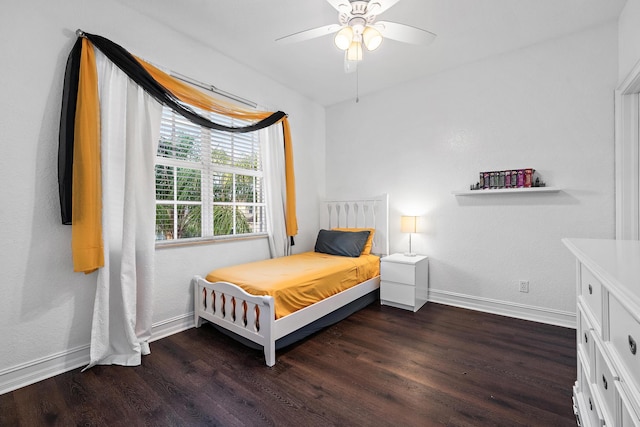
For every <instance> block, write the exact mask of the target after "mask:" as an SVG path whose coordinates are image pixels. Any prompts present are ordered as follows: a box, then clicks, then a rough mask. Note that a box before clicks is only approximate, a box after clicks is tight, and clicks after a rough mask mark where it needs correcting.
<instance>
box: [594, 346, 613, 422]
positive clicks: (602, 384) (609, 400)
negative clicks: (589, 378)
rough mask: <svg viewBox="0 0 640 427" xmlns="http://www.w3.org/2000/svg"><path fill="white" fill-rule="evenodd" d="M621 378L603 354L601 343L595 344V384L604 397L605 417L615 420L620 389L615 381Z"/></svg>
mask: <svg viewBox="0 0 640 427" xmlns="http://www.w3.org/2000/svg"><path fill="white" fill-rule="evenodd" d="M618 379H619V377H618V374H617V373H616V372H615V370H614V369H613V367H612V366H611V362H610V361H609V360H608V359H607V358H606V356H605V355H604V354H603V349H602V348H601V347H600V345H596V346H595V379H594V381H595V383H594V384H595V386H596V389H597V390H598V394H599V395H600V397H601V398H602V403H603V405H604V408H603V412H605V414H603V415H604V416H605V417H604V418H605V419H608V420H613V419H615V416H616V407H617V402H618V391H617V390H616V385H615V382H616V381H617V380H618Z"/></svg>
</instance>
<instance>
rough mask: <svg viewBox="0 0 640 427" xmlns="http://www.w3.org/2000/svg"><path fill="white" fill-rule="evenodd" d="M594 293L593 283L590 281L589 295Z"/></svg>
mask: <svg viewBox="0 0 640 427" xmlns="http://www.w3.org/2000/svg"><path fill="white" fill-rule="evenodd" d="M592 293H593V287H592V286H591V283H589V295H591V294H592Z"/></svg>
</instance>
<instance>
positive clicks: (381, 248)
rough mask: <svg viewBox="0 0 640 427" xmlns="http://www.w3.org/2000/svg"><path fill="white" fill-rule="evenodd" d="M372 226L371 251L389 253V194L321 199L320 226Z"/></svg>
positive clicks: (330, 227)
mask: <svg viewBox="0 0 640 427" xmlns="http://www.w3.org/2000/svg"><path fill="white" fill-rule="evenodd" d="M336 227H348V228H374V229H375V230H376V232H375V234H374V235H373V248H372V249H371V253H373V254H376V255H381V256H385V255H389V195H388V194H386V193H385V194H382V195H380V196H375V197H367V198H363V199H350V200H323V201H322V202H321V203H320V228H324V229H325V230H330V229H332V228H336Z"/></svg>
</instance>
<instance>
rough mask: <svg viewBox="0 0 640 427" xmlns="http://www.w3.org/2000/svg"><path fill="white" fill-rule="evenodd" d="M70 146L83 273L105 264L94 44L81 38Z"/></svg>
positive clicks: (75, 244)
mask: <svg viewBox="0 0 640 427" xmlns="http://www.w3.org/2000/svg"><path fill="white" fill-rule="evenodd" d="M77 102H78V104H77V108H76V118H75V128H74V129H75V138H74V141H75V142H74V146H73V159H74V160H73V195H72V200H73V201H72V203H73V207H74V209H73V212H72V226H71V248H72V252H73V270H74V271H81V272H84V273H91V272H92V271H94V270H96V269H98V268H100V267H102V266H104V245H103V242H102V191H101V189H102V183H101V181H100V180H101V177H102V175H101V170H100V103H99V99H98V72H97V70H96V58H95V53H94V51H93V45H92V44H91V42H90V41H89V40H87V39H82V54H81V57H80V77H79V80H78V98H77Z"/></svg>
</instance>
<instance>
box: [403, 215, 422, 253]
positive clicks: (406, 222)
mask: <svg viewBox="0 0 640 427" xmlns="http://www.w3.org/2000/svg"><path fill="white" fill-rule="evenodd" d="M417 219H418V217H416V216H402V217H400V221H401V223H400V231H402V232H403V233H409V252H405V253H404V255H405V256H416V254H415V253H414V252H411V234H412V233H415V232H416V222H417Z"/></svg>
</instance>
